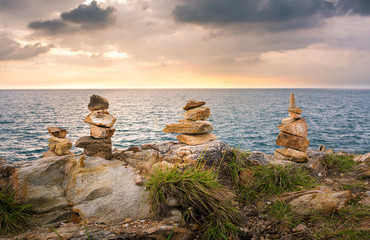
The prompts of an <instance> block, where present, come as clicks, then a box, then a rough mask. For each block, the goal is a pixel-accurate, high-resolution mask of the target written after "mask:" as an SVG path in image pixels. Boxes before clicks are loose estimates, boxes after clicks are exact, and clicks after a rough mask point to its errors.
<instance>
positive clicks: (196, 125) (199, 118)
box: [163, 100, 217, 145]
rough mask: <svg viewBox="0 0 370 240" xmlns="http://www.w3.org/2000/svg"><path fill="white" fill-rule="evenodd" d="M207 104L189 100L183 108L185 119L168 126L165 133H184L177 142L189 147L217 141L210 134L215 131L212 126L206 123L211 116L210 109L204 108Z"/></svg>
mask: <svg viewBox="0 0 370 240" xmlns="http://www.w3.org/2000/svg"><path fill="white" fill-rule="evenodd" d="M205 104H206V103H205V102H198V101H194V100H189V101H188V103H187V104H186V105H185V106H184V107H183V109H184V110H185V113H184V117H185V119H180V120H179V122H178V123H170V124H166V127H165V128H164V129H163V132H165V133H182V134H181V135H178V136H177V140H179V142H180V143H185V144H188V145H199V144H203V143H205V142H209V141H212V140H216V139H217V137H216V135H214V134H212V133H210V132H211V131H213V127H212V124H211V123H210V122H208V121H204V120H206V119H207V118H209V115H210V109H209V108H208V107H204V106H203V105H205Z"/></svg>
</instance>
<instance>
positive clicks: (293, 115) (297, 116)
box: [289, 112, 302, 120]
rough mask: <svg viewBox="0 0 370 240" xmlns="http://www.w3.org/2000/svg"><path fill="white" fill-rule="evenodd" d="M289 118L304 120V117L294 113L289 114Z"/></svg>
mask: <svg viewBox="0 0 370 240" xmlns="http://www.w3.org/2000/svg"><path fill="white" fill-rule="evenodd" d="M289 116H290V117H292V118H294V119H296V120H297V119H301V118H302V115H301V114H298V113H294V112H289Z"/></svg>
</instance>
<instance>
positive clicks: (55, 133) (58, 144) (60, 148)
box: [42, 127, 73, 158]
mask: <svg viewBox="0 0 370 240" xmlns="http://www.w3.org/2000/svg"><path fill="white" fill-rule="evenodd" d="M48 132H49V134H50V135H51V138H49V139H48V141H49V145H48V147H49V151H47V152H45V153H44V155H42V157H43V158H47V157H56V156H64V155H73V153H72V152H70V151H69V150H70V149H71V148H72V142H71V140H69V139H68V138H66V135H67V130H65V129H63V128H58V127H48Z"/></svg>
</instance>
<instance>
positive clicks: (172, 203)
mask: <svg viewBox="0 0 370 240" xmlns="http://www.w3.org/2000/svg"><path fill="white" fill-rule="evenodd" d="M166 202H167V205H168V206H170V207H180V206H181V205H180V201H179V200H178V199H177V198H174V197H169V198H167V199H166Z"/></svg>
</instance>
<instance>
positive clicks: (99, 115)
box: [84, 110, 116, 128]
mask: <svg viewBox="0 0 370 240" xmlns="http://www.w3.org/2000/svg"><path fill="white" fill-rule="evenodd" d="M84 122H85V123H88V124H92V125H95V126H100V127H107V128H110V127H112V126H113V124H114V123H115V122H116V118H115V117H113V116H112V115H110V114H106V113H104V111H103V110H97V111H94V112H92V113H90V114H89V115H88V116H87V117H86V118H85V120H84Z"/></svg>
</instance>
